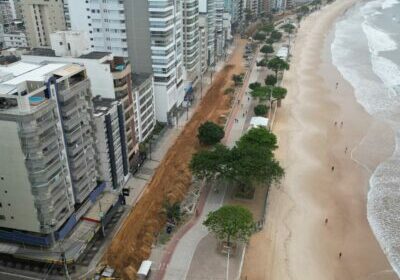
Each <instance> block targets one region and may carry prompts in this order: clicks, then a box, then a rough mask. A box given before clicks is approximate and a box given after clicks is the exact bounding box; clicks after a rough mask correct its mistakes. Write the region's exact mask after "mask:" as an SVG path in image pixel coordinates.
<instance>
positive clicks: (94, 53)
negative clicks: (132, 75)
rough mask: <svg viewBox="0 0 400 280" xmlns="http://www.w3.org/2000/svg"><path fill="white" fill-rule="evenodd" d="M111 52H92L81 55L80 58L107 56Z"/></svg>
mask: <svg viewBox="0 0 400 280" xmlns="http://www.w3.org/2000/svg"><path fill="white" fill-rule="evenodd" d="M110 54H111V53H108V52H90V53H87V54H83V55H81V56H80V57H79V58H86V59H100V58H103V57H105V56H108V55H110Z"/></svg>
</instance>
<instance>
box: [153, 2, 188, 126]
mask: <svg viewBox="0 0 400 280" xmlns="http://www.w3.org/2000/svg"><path fill="white" fill-rule="evenodd" d="M148 2H149V23H150V39H151V54H152V68H153V75H154V94H155V104H156V117H157V120H159V121H160V122H166V123H169V124H175V123H176V117H177V115H178V109H179V107H180V106H181V104H182V102H183V100H184V95H185V93H184V86H183V43H182V3H181V0H172V1H170V0H161V1H159V0H149V1H148Z"/></svg>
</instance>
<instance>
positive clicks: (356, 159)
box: [242, 0, 398, 280]
mask: <svg viewBox="0 0 400 280" xmlns="http://www.w3.org/2000/svg"><path fill="white" fill-rule="evenodd" d="M355 2H357V0H336V1H335V2H334V3H333V4H331V5H330V6H327V7H325V8H323V9H322V10H321V11H318V12H316V13H314V14H312V15H310V16H309V17H307V18H306V19H304V20H303V21H302V22H301V28H300V29H299V32H298V34H297V38H296V40H295V46H294V49H293V57H292V59H291V69H290V70H289V71H288V72H286V73H285V76H284V81H283V84H284V86H285V87H287V88H288V96H287V98H286V100H285V101H284V103H283V107H282V108H281V109H280V110H279V112H278V115H277V122H276V127H275V128H274V132H275V133H276V134H277V136H278V141H279V146H280V148H279V151H278V154H277V156H278V158H279V159H280V160H281V162H282V164H283V166H284V167H285V170H286V176H285V179H284V180H283V181H282V184H281V185H280V186H279V187H277V188H272V190H271V192H270V196H269V204H268V208H267V211H268V213H267V220H266V226H265V227H264V230H263V231H261V232H260V233H257V234H255V235H254V236H253V237H252V239H251V241H250V244H249V246H248V250H247V253H246V257H245V262H244V267H243V273H242V279H246V277H247V279H249V280H250V279H268V280H286V279H296V280H297V279H300V280H326V279H340V280H347V279H354V280H358V279H360V280H367V279H374V280H383V279H384V280H392V279H398V278H397V276H396V275H395V274H394V272H393V270H392V268H391V267H390V265H389V263H388V261H387V259H386V256H385V255H384V254H383V252H382V250H381V248H380V247H379V244H378V242H377V241H376V238H375V236H374V235H373V233H372V231H371V229H370V226H369V224H368V221H367V216H366V215H367V213H366V201H367V193H368V180H369V177H370V175H371V170H373V169H374V168H375V167H376V165H377V164H378V163H379V162H381V161H382V160H384V159H385V158H387V157H388V156H390V155H391V153H392V151H393V145H394V143H393V141H390V140H387V139H393V137H387V136H388V135H390V134H391V133H393V132H392V131H391V130H390V129H389V128H388V127H387V126H386V125H385V124H382V123H379V122H377V121H375V120H373V119H372V118H371V117H370V116H369V115H368V114H367V113H366V112H365V111H364V109H363V108H362V107H361V105H359V104H358V103H357V101H356V99H355V97H354V93H353V89H352V88H351V86H350V85H349V84H348V83H347V82H346V81H345V80H343V78H342V77H341V76H340V74H339V73H338V72H337V70H336V68H334V67H333V66H332V64H331V61H330V60H331V57H330V42H331V40H332V32H331V30H332V27H333V24H334V22H335V20H336V19H337V18H338V17H340V16H341V15H343V13H344V12H345V11H346V10H347V9H348V8H349V7H351V6H352V5H353V4H354V3H355ZM336 83H338V87H337V88H336ZM335 122H336V125H335ZM342 122H343V125H342V124H341V123H342ZM383 135H385V136H386V137H385V139H386V140H385V142H383V141H384V138H383ZM378 143H385V145H384V146H383V148H381V149H376V148H375V149H372V148H371V147H377V146H379V145H378ZM373 144H375V145H373ZM346 147H347V150H346ZM332 167H334V170H332ZM325 219H328V223H327V224H325ZM340 253H342V255H341V257H339V254H340Z"/></svg>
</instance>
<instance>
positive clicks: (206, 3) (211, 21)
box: [199, 0, 216, 66]
mask: <svg viewBox="0 0 400 280" xmlns="http://www.w3.org/2000/svg"><path fill="white" fill-rule="evenodd" d="M199 11H200V14H202V15H204V16H205V17H206V18H207V25H206V28H207V52H208V54H207V59H208V61H207V64H208V65H209V66H210V65H214V63H215V55H216V53H215V38H216V29H215V25H216V2H215V0H200V2H199Z"/></svg>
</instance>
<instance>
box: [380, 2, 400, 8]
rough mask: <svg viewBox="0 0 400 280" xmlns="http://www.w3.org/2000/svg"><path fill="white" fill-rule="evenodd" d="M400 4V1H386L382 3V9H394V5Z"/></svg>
mask: <svg viewBox="0 0 400 280" xmlns="http://www.w3.org/2000/svg"><path fill="white" fill-rule="evenodd" d="M397 4H400V1H398V0H386V1H384V2H383V3H382V9H384V10H385V9H389V8H391V7H393V6H394V5H397Z"/></svg>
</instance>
